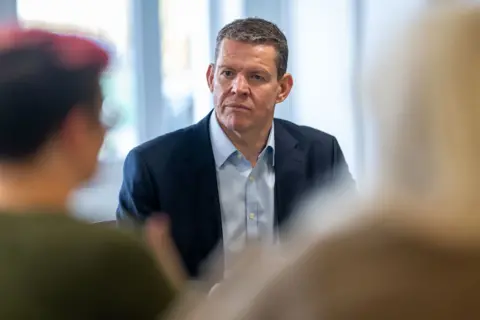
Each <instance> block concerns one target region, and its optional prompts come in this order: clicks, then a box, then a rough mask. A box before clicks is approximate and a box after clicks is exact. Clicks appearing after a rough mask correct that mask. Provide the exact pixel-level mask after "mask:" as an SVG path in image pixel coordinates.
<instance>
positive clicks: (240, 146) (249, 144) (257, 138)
mask: <svg viewBox="0 0 480 320" xmlns="http://www.w3.org/2000/svg"><path fill="white" fill-rule="evenodd" d="M271 127H272V126H271V124H270V126H268V127H265V128H263V129H261V130H257V131H249V132H243V133H242V132H236V131H231V130H228V129H226V128H222V129H223V130H224V132H225V134H226V135H227V137H228V138H229V139H230V141H231V142H232V144H233V145H234V146H235V148H237V150H238V151H240V152H241V153H242V154H243V155H244V156H245V158H246V159H247V160H248V161H249V162H250V164H251V165H252V167H254V166H255V165H256V163H257V159H258V155H259V154H260V153H261V152H262V150H263V149H264V148H265V146H266V145H267V142H268V137H269V134H270V130H271Z"/></svg>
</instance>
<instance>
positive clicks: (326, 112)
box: [290, 0, 357, 174]
mask: <svg viewBox="0 0 480 320" xmlns="http://www.w3.org/2000/svg"><path fill="white" fill-rule="evenodd" d="M291 6H292V8H291V11H292V23H291V26H292V31H291V33H292V38H291V39H290V47H291V50H292V51H295V55H294V59H295V61H294V62H293V65H294V69H293V70H292V71H293V75H294V77H295V85H294V93H295V95H294V103H293V107H292V109H293V110H292V111H293V115H294V117H293V119H294V120H295V121H296V122H297V123H299V124H304V125H308V126H311V127H314V128H317V129H320V130H323V131H326V132H327V133H330V134H333V135H334V136H336V137H337V139H338V141H339V143H340V145H341V147H342V150H343V152H344V154H345V157H346V159H347V162H348V164H349V166H350V170H351V172H352V173H353V174H356V173H357V168H356V159H355V157H356V151H357V150H356V146H355V143H354V141H355V139H354V135H355V127H354V114H353V104H352V93H351V75H352V74H351V72H352V64H351V61H352V55H353V48H352V45H353V40H354V39H353V35H352V23H353V22H352V19H351V18H352V16H353V14H352V1H349V0H336V1H331V0H302V1H292V2H291Z"/></svg>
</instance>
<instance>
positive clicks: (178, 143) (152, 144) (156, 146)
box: [131, 123, 201, 159]
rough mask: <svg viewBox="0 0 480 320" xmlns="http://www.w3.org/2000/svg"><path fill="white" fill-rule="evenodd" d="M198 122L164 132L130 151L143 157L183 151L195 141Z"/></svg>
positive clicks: (197, 132)
mask: <svg viewBox="0 0 480 320" xmlns="http://www.w3.org/2000/svg"><path fill="white" fill-rule="evenodd" d="M199 126H200V124H199V123H197V124H193V125H191V126H188V127H185V128H182V129H179V130H176V131H172V132H169V133H166V134H164V135H161V136H158V137H156V138H153V139H151V140H149V141H146V142H144V143H142V144H140V145H138V146H137V147H135V148H133V149H132V151H131V153H136V154H140V155H142V157H143V158H147V159H148V158H152V157H154V158H156V157H157V156H158V155H161V156H162V157H164V156H165V155H166V154H175V153H178V151H185V150H187V149H188V148H190V147H191V146H192V145H194V143H195V139H197V138H198V135H199V131H201V130H199ZM200 134H201V133H200Z"/></svg>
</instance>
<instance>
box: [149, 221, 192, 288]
mask: <svg viewBox="0 0 480 320" xmlns="http://www.w3.org/2000/svg"><path fill="white" fill-rule="evenodd" d="M145 237H146V241H147V244H148V246H149V247H150V248H151V249H152V251H153V253H154V256H155V259H156V260H157V263H158V264H159V265H160V267H161V268H162V270H163V271H164V272H165V274H166V275H167V277H168V278H169V279H170V280H171V281H172V284H173V285H174V286H175V287H176V289H178V290H180V289H181V288H182V287H183V285H184V284H185V281H186V279H187V277H186V272H185V270H184V268H183V265H182V262H181V259H180V255H179V253H178V251H177V248H176V247H175V244H174V243H173V240H172V237H171V235H170V221H169V219H168V216H167V215H165V214H160V215H154V216H153V217H152V218H150V219H149V220H148V221H147V223H146V224H145Z"/></svg>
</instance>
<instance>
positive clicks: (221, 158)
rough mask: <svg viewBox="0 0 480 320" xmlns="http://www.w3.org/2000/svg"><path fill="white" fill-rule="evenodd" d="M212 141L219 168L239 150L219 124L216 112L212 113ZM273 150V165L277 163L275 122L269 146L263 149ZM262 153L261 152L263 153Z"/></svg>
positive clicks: (216, 163) (210, 129) (210, 128)
mask: <svg viewBox="0 0 480 320" xmlns="http://www.w3.org/2000/svg"><path fill="white" fill-rule="evenodd" d="M209 131H210V141H211V144H212V150H213V157H214V159H215V165H216V166H217V168H220V167H221V166H223V164H224V163H225V162H226V161H227V160H228V158H230V156H231V155H232V154H233V153H236V152H239V151H238V150H237V148H235V146H234V145H233V143H232V142H231V141H230V139H229V138H228V137H227V135H226V134H225V132H223V130H222V128H221V127H220V125H219V124H218V120H217V117H216V116H215V112H212V114H211V115H210V126H209ZM269 149H270V150H271V159H272V162H271V163H272V165H274V163H275V128H274V123H273V122H272V129H271V130H270V133H269V135H268V140H267V146H266V147H265V149H264V150H263V151H262V153H263V152H264V151H267V150H269ZM262 153H261V154H262Z"/></svg>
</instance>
